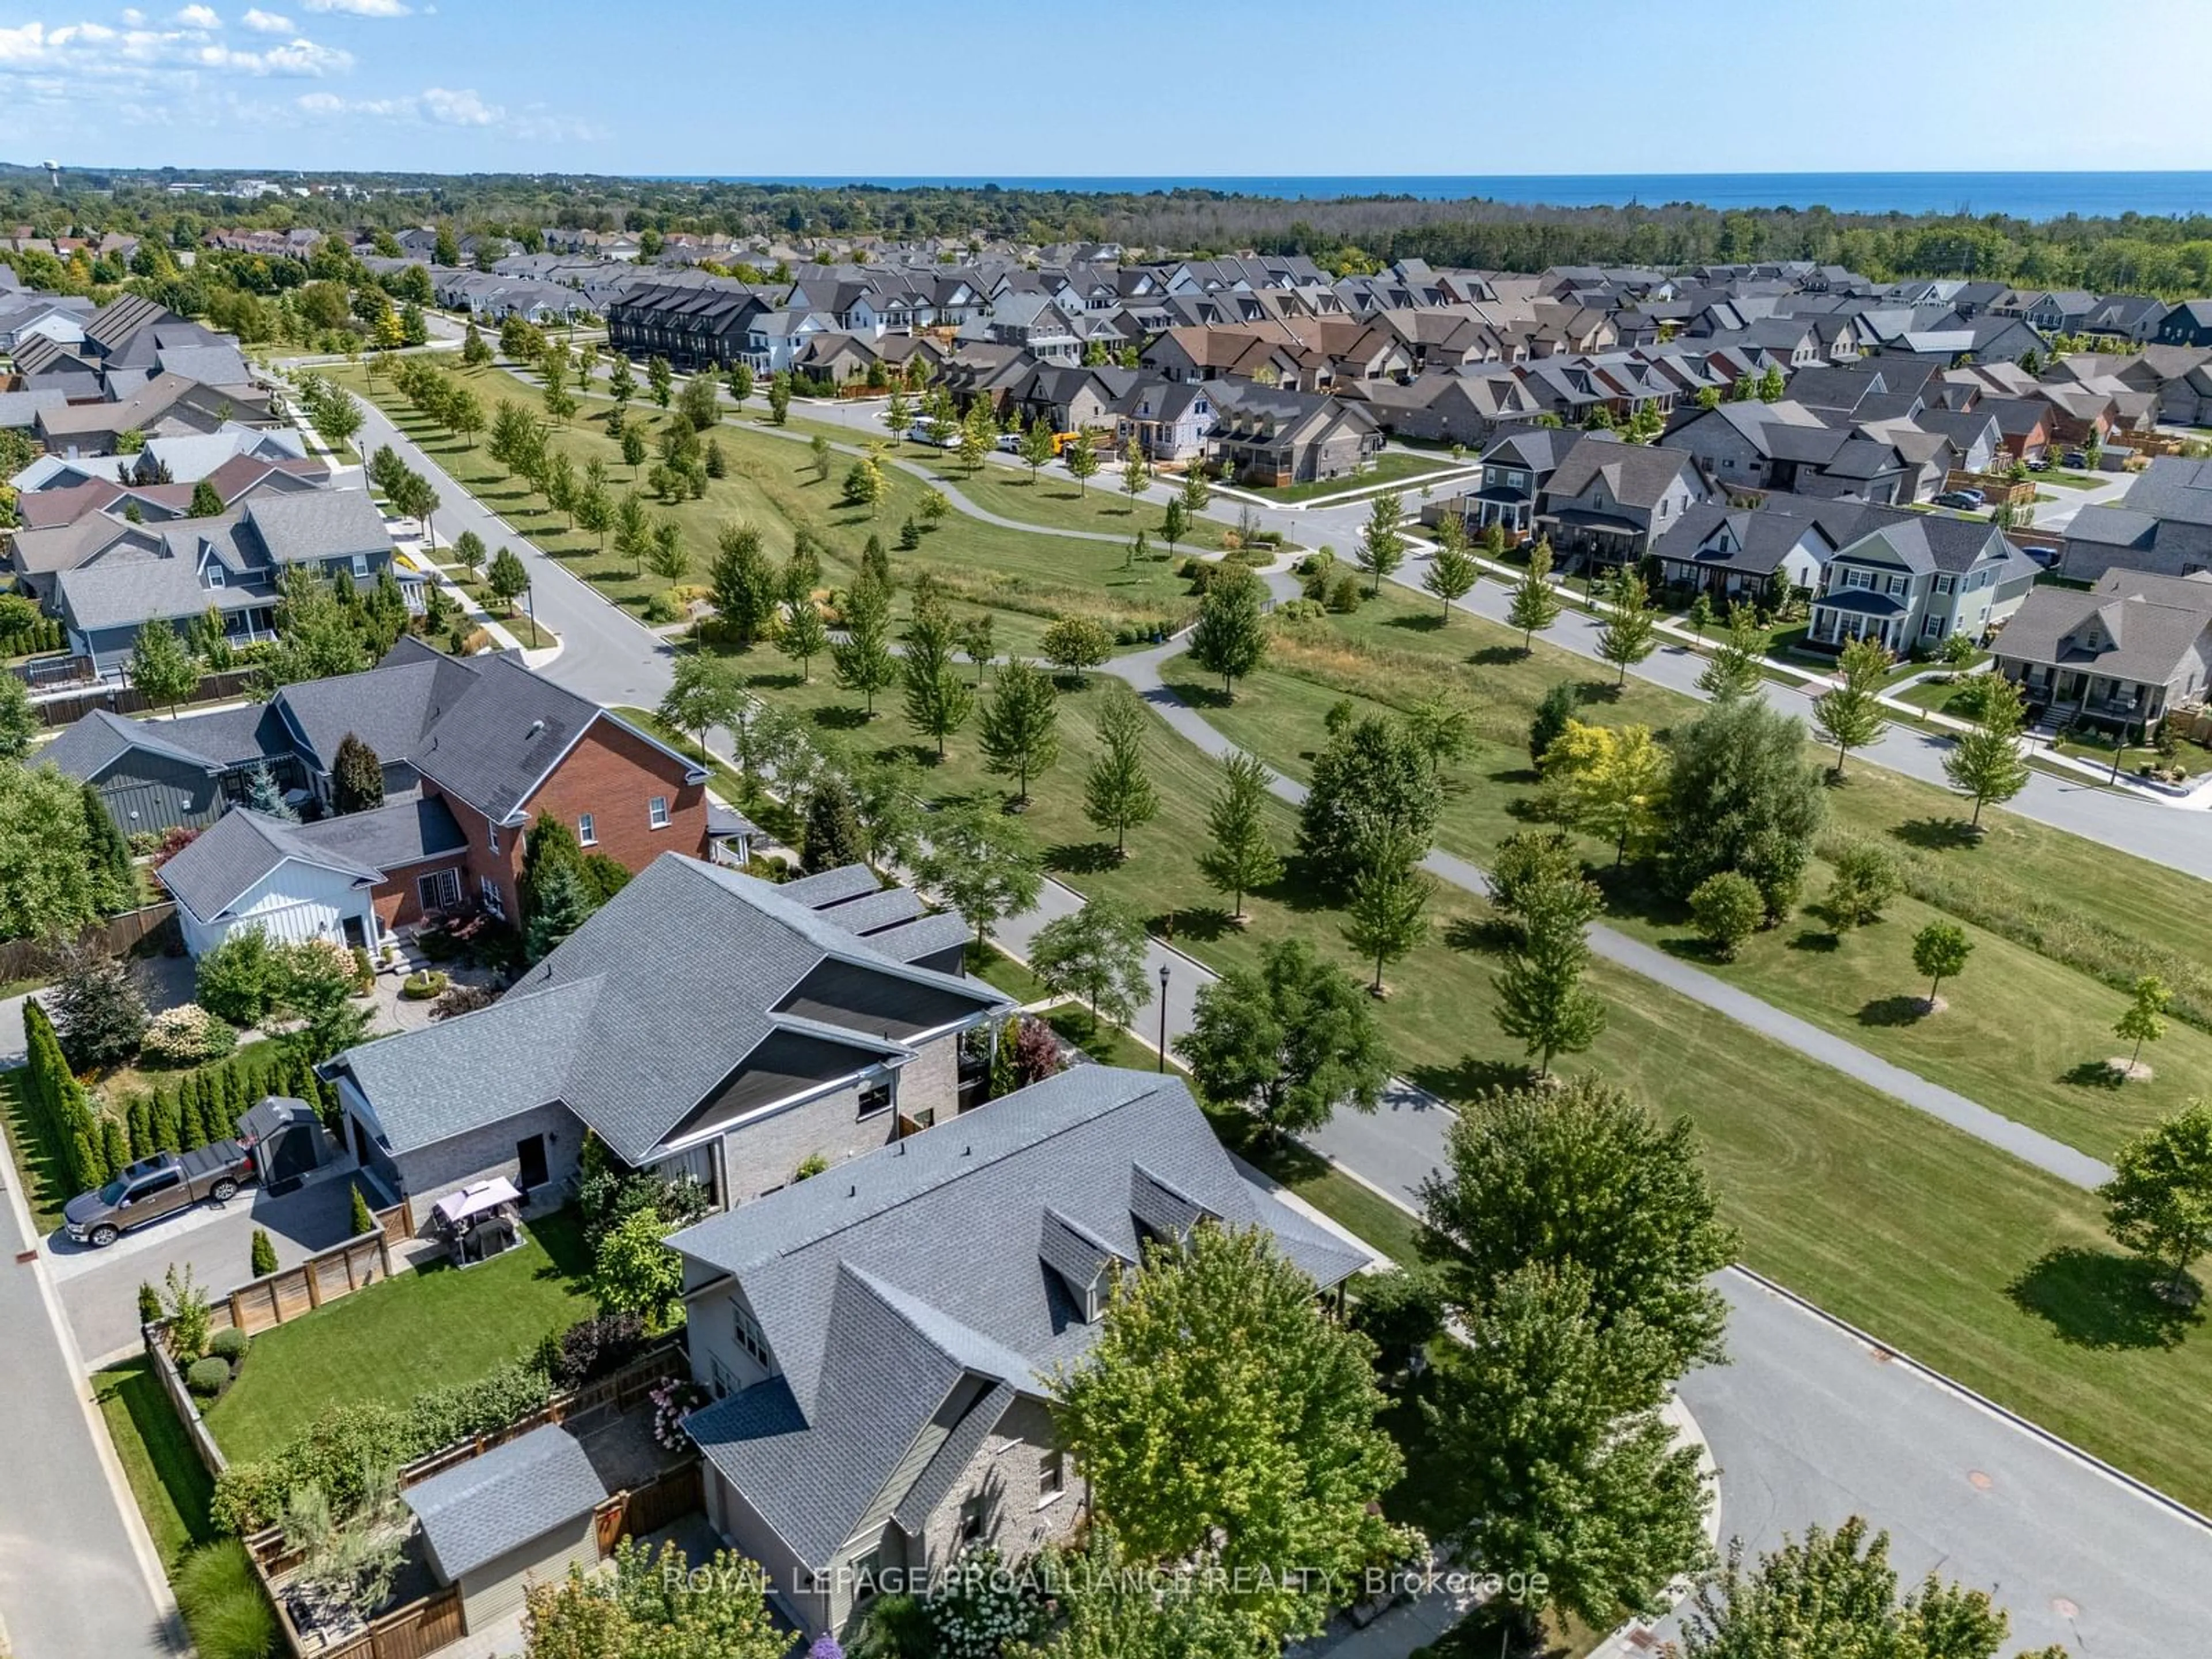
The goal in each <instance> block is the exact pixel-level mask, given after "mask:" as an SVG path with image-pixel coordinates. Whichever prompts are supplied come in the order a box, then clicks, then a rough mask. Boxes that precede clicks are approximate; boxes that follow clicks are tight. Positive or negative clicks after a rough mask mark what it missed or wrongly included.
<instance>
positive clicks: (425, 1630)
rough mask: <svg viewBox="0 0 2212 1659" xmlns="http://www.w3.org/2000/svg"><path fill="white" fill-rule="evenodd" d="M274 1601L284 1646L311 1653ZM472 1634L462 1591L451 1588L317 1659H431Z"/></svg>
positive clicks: (394, 1614) (279, 1603) (320, 1652)
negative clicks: (431, 1655)
mask: <svg viewBox="0 0 2212 1659" xmlns="http://www.w3.org/2000/svg"><path fill="white" fill-rule="evenodd" d="M270 1600H272V1601H275V1602H276V1619H277V1622H278V1623H279V1624H280V1625H282V1626H283V1630H284V1644H285V1645H286V1646H287V1647H288V1648H289V1649H290V1650H292V1651H293V1652H294V1653H295V1654H299V1655H302V1656H304V1655H306V1654H307V1653H308V1652H309V1651H310V1650H309V1649H308V1647H307V1644H305V1643H304V1642H302V1641H301V1638H300V1632H299V1631H298V1630H297V1629H295V1627H294V1626H293V1624H292V1615H291V1614H290V1613H289V1612H287V1611H286V1610H285V1607H284V1603H283V1601H282V1600H281V1599H279V1598H277V1597H275V1596H271V1597H270ZM468 1630H469V1626H468V1620H466V1619H465V1618H463V1617H462V1614H461V1592H460V1588H459V1586H458V1585H448V1586H447V1588H445V1589H441V1590H437V1591H434V1592H433V1593H432V1594H430V1595H427V1596H424V1597H423V1598H422V1600H421V1601H410V1602H409V1603H408V1604H407V1605H406V1606H405V1607H401V1608H399V1609H398V1610H397V1611H395V1612H392V1613H386V1614H385V1615H384V1617H382V1618H381V1619H379V1620H377V1621H376V1622H375V1623H374V1624H373V1625H371V1626H369V1627H368V1629H367V1630H365V1631H363V1632H361V1634H360V1635H358V1636H356V1637H354V1638H351V1639H349V1640H347V1641H343V1642H339V1643H337V1644H333V1645H331V1646H327V1647H318V1648H315V1649H313V1650H312V1651H313V1654H314V1659H428V1655H430V1654H433V1653H435V1652H436V1651H437V1650H439V1649H440V1648H442V1647H444V1646H446V1645H447V1644H448V1643H452V1642H458V1641H459V1640H460V1639H461V1638H462V1637H464V1636H465V1635H467V1634H468Z"/></svg>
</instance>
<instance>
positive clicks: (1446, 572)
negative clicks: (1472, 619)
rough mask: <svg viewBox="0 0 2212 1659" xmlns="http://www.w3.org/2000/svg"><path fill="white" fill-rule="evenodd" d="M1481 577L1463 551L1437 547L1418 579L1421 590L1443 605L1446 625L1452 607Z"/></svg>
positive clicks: (1480, 573)
mask: <svg viewBox="0 0 2212 1659" xmlns="http://www.w3.org/2000/svg"><path fill="white" fill-rule="evenodd" d="M1444 522H1445V523H1446V524H1453V523H1456V522H1457V520H1455V519H1452V518H1450V517H1449V516H1447V517H1446V519H1445V520H1444ZM1481 576H1482V567H1481V566H1480V565H1479V564H1477V563H1476V562H1475V561H1474V554H1472V553H1470V552H1468V550H1467V549H1466V548H1464V547H1446V546H1443V545H1442V544H1439V545H1438V546H1437V555H1436V557H1435V558H1433V559H1431V560H1430V561H1429V568H1428V573H1427V574H1425V575H1424V576H1423V577H1422V578H1421V586H1423V587H1425V588H1426V589H1427V590H1428V591H1429V592H1431V593H1433V594H1435V595H1436V596H1437V599H1441V600H1442V601H1443V615H1444V617H1445V619H1446V620H1447V621H1449V619H1450V617H1451V608H1452V606H1454V605H1457V604H1458V603H1459V602H1460V601H1461V600H1462V599H1465V598H1466V597H1467V596H1468V594H1469V593H1471V592H1474V585H1475V583H1476V582H1477V581H1478V580H1480V579H1481Z"/></svg>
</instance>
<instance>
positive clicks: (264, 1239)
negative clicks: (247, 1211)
mask: <svg viewBox="0 0 2212 1659" xmlns="http://www.w3.org/2000/svg"><path fill="white" fill-rule="evenodd" d="M252 1268H253V1276H254V1277H255V1278H256V1279H266V1278H268V1277H269V1275H270V1274H271V1273H275V1272H276V1245H275V1244H274V1243H271V1242H270V1237H269V1230H268V1229H267V1228H266V1227H256V1228H255V1229H254V1230H253V1246H252Z"/></svg>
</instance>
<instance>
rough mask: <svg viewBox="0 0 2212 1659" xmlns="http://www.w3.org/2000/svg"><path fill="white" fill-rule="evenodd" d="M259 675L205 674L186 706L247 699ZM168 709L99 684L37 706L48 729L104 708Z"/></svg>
mask: <svg viewBox="0 0 2212 1659" xmlns="http://www.w3.org/2000/svg"><path fill="white" fill-rule="evenodd" d="M257 672H258V670H255V669H252V668H232V669H226V670H225V671H223V672H222V673H220V674H203V675H201V676H200V683H199V686H198V689H197V690H194V691H193V693H192V694H191V696H189V697H187V698H185V705H187V706H188V705H190V704H192V703H196V702H229V701H230V700H231V699H232V698H234V697H243V696H248V695H249V694H250V693H251V691H252V686H253V681H254V676H255V674H256V673H257ZM167 706H168V705H167V704H166V703H151V702H147V701H146V699H145V698H144V697H143V696H140V695H139V694H138V692H137V691H136V690H132V689H131V687H130V686H128V685H96V686H88V687H86V688H85V689H84V690H82V691H74V692H71V693H70V695H68V696H58V697H49V698H46V700H44V701H43V702H40V703H39V704H38V710H39V718H40V720H43V721H44V722H45V723H46V725H48V726H74V725H75V724H76V722H77V721H78V720H82V719H83V718H84V717H85V716H86V715H87V714H90V713H92V711H93V710H94V709H95V708H105V709H106V710H107V711H108V712H109V713H110V714H144V713H146V712H147V711H148V710H149V709H152V708H167Z"/></svg>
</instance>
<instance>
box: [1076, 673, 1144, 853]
mask: <svg viewBox="0 0 2212 1659" xmlns="http://www.w3.org/2000/svg"><path fill="white" fill-rule="evenodd" d="M1148 730H1149V722H1148V721H1147V720H1146V714H1145V706H1144V704H1143V703H1141V702H1139V701H1138V700H1137V694H1136V693H1135V692H1133V691H1132V690H1129V688H1128V687H1127V686H1126V685H1116V686H1115V687H1113V688H1112V689H1111V690H1109V691H1108V692H1107V693H1106V698H1105V701H1104V702H1103V703H1101V704H1100V705H1099V708H1098V738H1099V741H1100V743H1101V744H1103V750H1102V751H1101V752H1100V754H1099V757H1098V758H1097V760H1096V761H1094V762H1092V763H1091V770H1090V771H1089V773H1088V774H1086V775H1085V778H1084V780H1083V815H1084V816H1085V817H1087V818H1089V819H1090V820H1091V823H1093V824H1095V825H1097V827H1098V828H1099V829H1110V830H1111V831H1113V834H1114V855H1115V857H1116V858H1125V857H1127V854H1128V835H1129V831H1130V830H1132V829H1138V828H1139V827H1140V826H1142V825H1144V824H1147V823H1151V822H1152V820H1153V818H1155V817H1158V815H1159V810H1160V798H1159V792H1158V790H1156V789H1154V788H1153V787H1152V778H1151V775H1149V774H1148V773H1147V772H1146V769H1145V737H1146V732H1147V731H1148Z"/></svg>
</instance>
